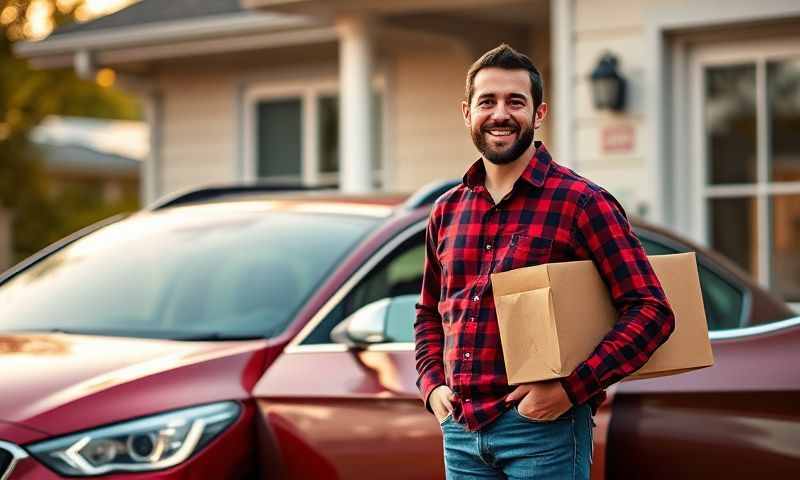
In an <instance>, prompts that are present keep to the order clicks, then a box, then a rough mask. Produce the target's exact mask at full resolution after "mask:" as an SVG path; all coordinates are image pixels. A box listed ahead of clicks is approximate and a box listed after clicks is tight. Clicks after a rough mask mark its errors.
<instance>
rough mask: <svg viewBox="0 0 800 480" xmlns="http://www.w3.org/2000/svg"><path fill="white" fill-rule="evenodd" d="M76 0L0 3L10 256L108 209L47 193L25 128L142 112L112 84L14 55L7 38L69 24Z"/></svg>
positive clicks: (0, 107) (0, 95)
mask: <svg viewBox="0 0 800 480" xmlns="http://www.w3.org/2000/svg"><path fill="white" fill-rule="evenodd" d="M83 4H84V0H2V1H0V28H1V29H2V35H0V207H5V208H7V209H10V210H12V211H13V212H14V225H13V232H14V233H13V237H14V244H13V249H14V251H15V257H16V258H17V260H19V259H21V258H24V257H25V256H28V255H30V254H32V253H34V252H35V251H37V250H39V249H41V248H42V247H44V246H46V245H47V244H49V243H51V242H53V241H54V240H56V239H58V238H61V237H63V236H64V235H66V234H68V233H70V232H71V231H72V230H73V229H74V227H75V222H74V220H73V219H74V218H76V217H80V218H82V219H86V220H87V221H90V220H99V219H100V218H95V217H99V216H100V215H105V214H106V213H108V211H109V209H108V208H107V206H104V207H103V208H101V209H97V208H96V206H87V208H92V209H97V210H98V211H97V214H92V213H91V212H87V211H75V209H76V208H77V209H79V210H80V209H81V208H82V207H81V206H80V205H74V204H73V205H65V204H66V203H67V202H63V201H60V199H59V198H56V197H53V196H52V195H49V194H48V191H49V189H48V185H47V183H48V179H47V178H46V176H45V175H44V171H43V166H42V159H41V158H39V156H38V153H37V152H36V149H35V148H32V145H31V144H30V142H29V141H28V135H29V133H30V132H31V130H32V129H33V128H34V127H35V126H36V125H38V124H39V123H40V122H41V121H42V120H43V119H44V118H45V117H46V116H48V115H72V116H87V117H99V118H117V119H139V118H140V116H141V115H140V111H139V107H138V105H137V103H136V102H135V101H134V100H133V99H131V98H129V97H127V96H126V95H124V94H123V93H121V92H119V91H117V90H115V89H113V88H107V87H101V86H99V85H98V84H97V83H95V82H92V81H87V80H83V79H80V78H78V77H77V75H75V73H74V72H73V71H72V70H71V69H63V70H35V69H33V68H31V67H30V65H29V64H28V62H27V61H25V60H23V59H19V58H16V57H15V56H14V54H13V51H12V46H13V44H14V42H16V41H20V40H24V39H30V38H35V37H36V36H38V35H41V31H40V28H39V27H36V26H35V25H40V26H41V25H42V24H43V25H45V28H52V27H57V26H58V25H62V24H64V23H66V22H70V21H73V20H74V18H75V16H76V14H77V13H80V12H81V10H80V9H81V7H82V6H83ZM35 22H38V23H35ZM48 22H49V23H48ZM48 26H49V27H48ZM37 28H38V30H37ZM128 206H129V205H128ZM65 207H66V208H65ZM111 210H112V211H113V210H114V209H113V208H112V209H111ZM0 267H1V266H0ZM0 269H1V268H0Z"/></svg>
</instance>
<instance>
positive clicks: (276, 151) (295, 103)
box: [256, 98, 303, 179]
mask: <svg viewBox="0 0 800 480" xmlns="http://www.w3.org/2000/svg"><path fill="white" fill-rule="evenodd" d="M301 108H302V102H301V100H300V99H299V98H291V99H287V100H272V101H265V102H258V104H257V106H256V109H257V117H256V118H257V126H256V129H257V132H258V136H257V139H256V143H257V146H256V147H257V152H256V156H257V159H258V160H257V172H258V178H274V177H288V178H298V179H299V178H300V177H301V168H300V167H301V164H302V162H301V158H302V138H301V137H302V135H301V132H302V128H303V127H302V121H301Z"/></svg>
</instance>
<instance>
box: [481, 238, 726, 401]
mask: <svg viewBox="0 0 800 480" xmlns="http://www.w3.org/2000/svg"><path fill="white" fill-rule="evenodd" d="M648 259H649V260H650V264H651V265H652V266H653V270H654V271H655V273H656V275H657V276H658V279H659V281H660V282H661V286H662V287H663V288H664V292H665V293H666V295H667V299H668V300H669V303H670V305H671V306H672V310H673V312H674V313H675V331H674V332H673V333H672V335H671V336H670V337H669V339H668V340H667V341H666V342H665V343H664V344H663V345H661V347H659V348H658V350H656V352H655V353H654V354H653V356H651V357H650V360H649V361H648V362H647V363H646V364H645V365H644V366H643V367H642V368H641V369H639V370H638V371H637V372H636V373H634V374H633V375H631V376H630V377H628V378H650V377H654V376H661V375H673V374H676V373H681V372H686V371H689V370H694V369H698V368H703V367H708V366H710V365H712V364H713V363H714V358H713V354H712V352H711V343H710V342H709V340H708V326H707V324H706V316H705V311H704V309H703V297H702V294H701V292H700V280H699V277H698V274H697V262H696V260H695V255H694V253H693V252H691V253H680V254H675V255H657V256H651V257H648ZM491 280H492V289H493V292H494V301H495V307H496V308H497V319H498V322H499V324H500V337H501V341H502V344H503V357H504V359H505V364H506V374H507V376H508V382H509V384H512V385H515V384H519V383H525V382H533V381H539V380H549V379H553V378H559V377H566V376H568V375H569V374H571V373H572V371H573V370H574V369H575V368H576V367H577V366H578V365H579V364H580V363H581V362H583V361H584V360H586V359H587V358H589V355H591V353H592V352H593V351H594V349H595V348H596V347H597V345H598V344H599V343H600V341H601V340H602V339H603V337H605V336H606V334H607V333H608V332H609V331H610V330H611V328H612V327H613V325H614V323H616V321H617V319H618V318H619V315H618V313H617V311H616V310H615V308H614V306H613V305H612V303H611V296H610V294H609V292H608V288H607V287H606V285H605V284H604V283H603V281H602V279H601V278H600V274H599V273H598V272H597V269H596V268H595V266H594V264H593V263H592V262H591V261H590V260H584V261H576V262H564V263H548V264H545V265H537V266H534V267H525V268H520V269H516V270H511V271H508V272H502V273H495V274H492V276H491Z"/></svg>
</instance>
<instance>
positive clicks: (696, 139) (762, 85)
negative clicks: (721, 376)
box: [678, 39, 800, 288]
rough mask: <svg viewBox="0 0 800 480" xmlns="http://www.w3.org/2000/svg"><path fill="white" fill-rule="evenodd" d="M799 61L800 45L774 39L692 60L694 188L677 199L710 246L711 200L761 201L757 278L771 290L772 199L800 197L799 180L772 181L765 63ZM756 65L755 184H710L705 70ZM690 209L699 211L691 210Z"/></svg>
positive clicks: (708, 49)
mask: <svg viewBox="0 0 800 480" xmlns="http://www.w3.org/2000/svg"><path fill="white" fill-rule="evenodd" d="M784 58H800V46H798V45H797V43H796V41H792V40H790V39H775V40H769V41H758V42H754V41H752V40H749V41H742V42H725V43H719V44H714V45H703V46H701V47H697V48H695V49H692V50H691V51H690V52H689V56H688V65H689V68H690V71H689V84H688V90H689V97H688V98H689V110H690V112H689V114H690V121H689V128H688V139H689V149H690V152H691V153H690V155H688V157H687V158H685V159H684V162H687V163H688V165H684V170H683V171H685V172H691V175H692V181H691V182H689V183H688V184H687V186H690V190H689V191H686V189H683V190H684V191H683V192H681V193H684V194H681V195H678V198H679V199H682V200H679V201H683V202H688V203H689V205H687V204H686V203H684V204H683V205H681V206H680V211H683V212H688V213H689V215H688V218H684V221H689V222H690V224H691V231H692V232H694V233H695V235H694V237H695V240H698V241H699V242H700V243H702V244H704V245H709V244H710V240H711V235H710V231H709V230H710V229H709V222H708V220H709V211H708V205H707V200H708V199H709V198H726V197H743V196H744V197H751V198H754V199H755V200H756V219H757V220H756V222H757V223H756V229H757V233H756V234H757V240H756V241H757V249H756V252H757V276H756V279H757V280H758V283H759V284H761V285H762V286H764V287H765V288H769V287H770V284H771V278H772V271H771V270H772V265H771V257H772V250H771V244H772V238H771V237H772V231H771V227H770V221H771V219H770V217H769V198H770V195H773V194H800V182H770V181H769V165H768V155H769V146H768V139H769V122H767V115H768V112H767V89H766V64H767V62H768V61H771V60H779V59H784ZM736 64H748V65H750V64H755V66H756V102H757V103H756V115H757V119H756V122H757V123H756V130H757V132H756V138H757V144H756V162H757V164H756V170H757V171H756V183H753V184H734V185H713V186H712V185H708V181H707V180H708V172H707V167H708V166H707V160H708V159H707V158H706V154H705V152H707V145H706V137H705V133H704V132H705V129H704V116H703V105H704V88H703V85H704V83H703V71H704V69H705V68H707V67H709V66H714V65H736ZM690 205H694V206H695V207H696V208H695V209H692V208H691V207H690Z"/></svg>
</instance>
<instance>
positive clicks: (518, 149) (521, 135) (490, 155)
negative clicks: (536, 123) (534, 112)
mask: <svg viewBox="0 0 800 480" xmlns="http://www.w3.org/2000/svg"><path fill="white" fill-rule="evenodd" d="M501 127H506V128H508V127H510V128H512V129H514V130H515V131H516V132H517V140H516V141H515V142H514V143H513V144H512V145H511V146H510V147H507V148H506V149H505V150H496V149H495V148H494V147H492V146H490V145H489V142H487V141H486V136H487V135H489V130H490V129H492V128H501ZM472 142H473V143H474V144H475V147H477V149H478V151H479V152H481V155H483V158H485V159H486V160H489V161H490V162H492V163H493V164H495V165H506V164H508V163H511V162H513V161H514V160H516V159H518V158H519V157H520V155H522V154H523V153H525V150H527V149H528V147H530V146H531V143H532V142H533V128H532V127H530V126H529V127H527V128H525V129H524V130H522V131H521V132H520V128H519V125H517V124H516V123H515V122H511V121H506V122H503V123H493V124H491V125H483V126H482V127H481V128H480V129H479V130H477V131H475V130H473V131H472Z"/></svg>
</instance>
